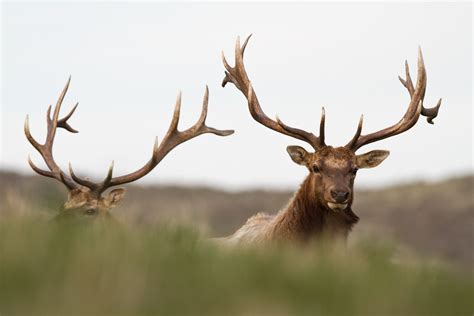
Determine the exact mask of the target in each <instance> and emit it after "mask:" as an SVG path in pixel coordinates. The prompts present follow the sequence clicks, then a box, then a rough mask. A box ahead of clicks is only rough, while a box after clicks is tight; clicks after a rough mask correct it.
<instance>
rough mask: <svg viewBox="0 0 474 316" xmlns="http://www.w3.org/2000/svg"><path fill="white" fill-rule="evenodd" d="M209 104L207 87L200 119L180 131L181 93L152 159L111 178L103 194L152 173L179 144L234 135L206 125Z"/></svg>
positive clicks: (155, 146) (156, 142) (156, 143)
mask: <svg viewBox="0 0 474 316" xmlns="http://www.w3.org/2000/svg"><path fill="white" fill-rule="evenodd" d="M208 103H209V88H208V87H207V86H206V90H205V93H204V99H203V104H202V110H201V114H200V116H199V119H198V120H197V122H196V123H195V124H194V125H192V126H191V127H190V128H188V129H186V130H184V131H179V130H178V123H179V117H180V112H181V92H180V93H179V94H178V97H177V99H176V104H175V108H174V113H173V118H172V120H171V123H170V126H169V127H168V131H167V132H166V135H165V137H164V138H163V140H162V142H161V143H160V144H159V143H158V138H155V144H154V146H153V154H152V157H151V159H150V160H149V161H148V162H147V163H146V164H145V165H144V166H143V167H141V168H140V169H138V170H136V171H134V172H132V173H129V174H127V175H123V176H120V177H115V178H110V179H109V180H108V181H104V182H103V183H106V185H104V186H103V187H101V191H102V192H103V191H105V190H106V189H107V188H109V187H112V186H116V185H120V184H125V183H129V182H132V181H135V180H138V179H140V178H142V177H143V176H145V175H147V174H148V173H149V172H151V171H152V170H153V169H154V168H155V167H156V166H157V165H158V164H159V163H160V162H161V160H162V159H163V158H164V157H165V156H166V155H167V154H168V153H169V152H170V151H171V150H172V149H173V148H175V147H176V146H178V145H179V144H182V143H184V142H186V141H188V140H190V139H192V138H194V137H197V136H199V135H202V134H206V133H210V134H215V135H218V136H228V135H231V134H233V133H234V131H233V130H220V129H216V128H213V127H209V126H207V125H206V118H207V110H208ZM109 170H110V169H109ZM109 175H110V176H111V172H110V173H109Z"/></svg>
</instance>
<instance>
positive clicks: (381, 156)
mask: <svg viewBox="0 0 474 316" xmlns="http://www.w3.org/2000/svg"><path fill="white" fill-rule="evenodd" d="M388 155H390V152H389V151H388V150H372V151H369V152H368V153H365V154H362V155H357V156H356V159H357V167H358V168H361V169H362V168H373V167H377V166H378V165H380V163H382V161H384V160H385V158H387V157H388Z"/></svg>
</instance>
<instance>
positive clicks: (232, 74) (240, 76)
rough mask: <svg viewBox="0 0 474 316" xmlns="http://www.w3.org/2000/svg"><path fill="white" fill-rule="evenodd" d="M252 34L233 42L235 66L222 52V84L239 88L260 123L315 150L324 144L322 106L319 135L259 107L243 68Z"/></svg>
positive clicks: (253, 115) (251, 112) (252, 113)
mask: <svg viewBox="0 0 474 316" xmlns="http://www.w3.org/2000/svg"><path fill="white" fill-rule="evenodd" d="M251 36H252V35H250V36H248V37H247V39H246V40H245V42H244V44H243V45H242V46H240V37H237V41H236V43H235V66H234V67H231V66H230V65H229V63H228V62H227V60H226V58H225V56H224V53H223V52H222V61H223V63H224V67H225V69H226V71H225V77H224V80H223V81H222V86H223V87H225V85H226V84H227V83H228V82H231V83H233V84H234V85H235V87H236V88H237V89H239V90H240V91H241V92H242V94H243V95H244V96H245V97H246V98H247V102H248V107H249V111H250V114H251V115H252V117H253V118H254V119H255V120H256V121H257V122H259V123H260V124H262V125H264V126H266V127H268V128H270V129H272V130H274V131H276V132H279V133H281V134H284V135H287V136H290V137H293V138H296V139H299V140H302V141H304V142H307V143H308V144H310V145H311V146H312V147H313V148H314V149H315V150H317V149H319V148H322V147H324V146H326V145H325V143H324V120H325V115H324V108H323V110H322V116H321V122H320V128H319V129H320V133H319V137H317V136H316V135H314V134H312V133H309V132H307V131H304V130H301V129H298V128H293V127H290V126H288V125H286V124H284V123H283V122H281V121H280V120H279V119H278V118H277V119H276V121H275V120H272V119H270V118H269V117H268V116H267V115H266V114H265V113H264V112H263V110H262V108H261V107H260V103H259V101H258V99H257V96H256V94H255V91H254V89H253V87H252V83H251V82H250V80H249V78H248V76H247V71H246V70H245V66H244V52H245V48H246V47H247V43H248V41H249V39H250V37H251Z"/></svg>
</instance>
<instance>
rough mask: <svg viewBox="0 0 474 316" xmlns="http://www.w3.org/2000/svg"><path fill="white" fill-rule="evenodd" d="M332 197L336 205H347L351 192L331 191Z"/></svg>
mask: <svg viewBox="0 0 474 316" xmlns="http://www.w3.org/2000/svg"><path fill="white" fill-rule="evenodd" d="M331 196H332V198H333V199H334V201H335V202H336V203H345V202H347V199H348V198H349V191H343V190H331Z"/></svg>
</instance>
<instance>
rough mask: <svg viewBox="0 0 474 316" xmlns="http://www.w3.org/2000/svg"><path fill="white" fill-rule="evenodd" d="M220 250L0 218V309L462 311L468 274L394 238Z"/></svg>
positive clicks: (123, 231) (473, 292)
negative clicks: (418, 255) (419, 255)
mask: <svg viewBox="0 0 474 316" xmlns="http://www.w3.org/2000/svg"><path fill="white" fill-rule="evenodd" d="M328 248H330V247H322V246H316V245H314V246H309V247H306V248H297V247H289V246H287V247H284V246H279V247H276V246H274V247H265V248H264V249H262V248H258V249H219V248H218V247H216V246H214V245H213V244H211V243H209V242H206V241H204V240H203V238H202V237H200V236H198V234H197V233H195V232H193V231H192V230H190V229H187V228H183V227H175V226H169V225H168V226H160V227H103V226H100V225H75V226H74V225H63V226H58V225H54V224H52V223H42V224H40V223H31V222H26V221H22V222H17V221H7V222H2V223H0V315H2V316H4V315H450V316H451V315H472V314H473V312H474V303H473V296H474V280H473V277H472V275H469V274H467V275H466V274H464V275H463V274H461V272H453V271H451V270H450V269H449V268H447V267H442V266H439V265H434V264H432V263H427V262H423V261H417V262H414V261H411V262H410V263H394V260H392V259H391V258H392V255H393V247H390V246H387V245H380V244H373V243H369V242H364V243H360V244H357V245H354V246H351V247H349V248H348V249H345V250H342V251H341V250H340V249H339V250H338V251H329V250H328Z"/></svg>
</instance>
